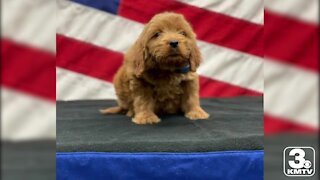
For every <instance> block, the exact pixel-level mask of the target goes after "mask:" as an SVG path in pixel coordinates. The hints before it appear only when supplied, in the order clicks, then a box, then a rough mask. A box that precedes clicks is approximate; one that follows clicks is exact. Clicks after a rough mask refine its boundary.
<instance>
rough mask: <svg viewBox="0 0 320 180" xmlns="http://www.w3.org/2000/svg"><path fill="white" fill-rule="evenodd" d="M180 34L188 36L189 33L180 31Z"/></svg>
mask: <svg viewBox="0 0 320 180" xmlns="http://www.w3.org/2000/svg"><path fill="white" fill-rule="evenodd" d="M179 34H181V35H183V36H187V33H186V32H184V31H181V32H179Z"/></svg>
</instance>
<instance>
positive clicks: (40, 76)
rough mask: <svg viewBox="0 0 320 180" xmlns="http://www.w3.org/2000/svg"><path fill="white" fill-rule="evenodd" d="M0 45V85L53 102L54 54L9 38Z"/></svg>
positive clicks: (54, 93)
mask: <svg viewBox="0 0 320 180" xmlns="http://www.w3.org/2000/svg"><path fill="white" fill-rule="evenodd" d="M1 45H2V48H1V59H2V60H1V66H2V67H1V73H2V74H1V77H2V81H1V84H2V85H4V86H7V87H10V88H12V89H16V90H20V91H24V92H26V93H30V94H33V95H36V96H40V97H44V98H48V99H51V100H54V101H55V99H56V63H55V62H56V61H55V55H54V54H52V53H49V52H46V51H43V50H41V49H37V48H33V47H30V46H27V45H22V44H19V43H16V42H14V41H11V40H9V39H1Z"/></svg>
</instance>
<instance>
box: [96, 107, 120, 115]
mask: <svg viewBox="0 0 320 180" xmlns="http://www.w3.org/2000/svg"><path fill="white" fill-rule="evenodd" d="M123 111H124V109H122V108H121V107H120V106H115V107H110V108H106V109H100V110H99V112H100V113H101V114H119V113H121V112H123Z"/></svg>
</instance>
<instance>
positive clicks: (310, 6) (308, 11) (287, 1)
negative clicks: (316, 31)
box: [265, 0, 319, 24]
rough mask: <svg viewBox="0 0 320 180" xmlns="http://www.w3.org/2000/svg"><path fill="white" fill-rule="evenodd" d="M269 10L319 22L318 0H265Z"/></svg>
mask: <svg viewBox="0 0 320 180" xmlns="http://www.w3.org/2000/svg"><path fill="white" fill-rule="evenodd" d="M265 7H266V9H267V10H271V11H274V12H276V13H279V14H282V15H286V16H291V17H293V18H297V19H300V20H302V21H307V22H312V23H317V24H318V22H319V14H318V7H319V1H318V0H307V1H301V0H267V1H265Z"/></svg>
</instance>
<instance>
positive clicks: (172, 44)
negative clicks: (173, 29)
mask: <svg viewBox="0 0 320 180" xmlns="http://www.w3.org/2000/svg"><path fill="white" fill-rule="evenodd" d="M169 44H170V46H171V47H173V48H176V47H178V44H179V42H178V41H176V40H173V41H170V42H169Z"/></svg>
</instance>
